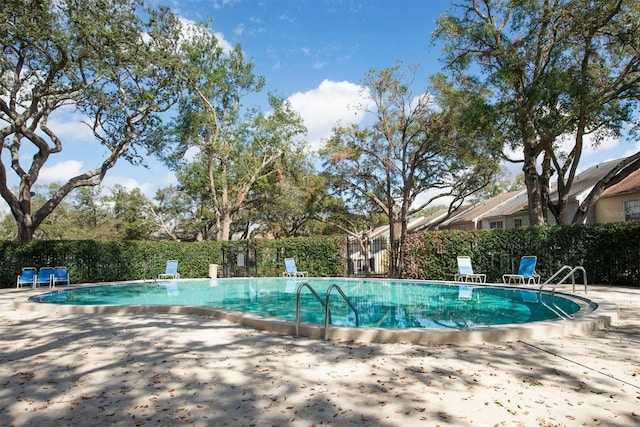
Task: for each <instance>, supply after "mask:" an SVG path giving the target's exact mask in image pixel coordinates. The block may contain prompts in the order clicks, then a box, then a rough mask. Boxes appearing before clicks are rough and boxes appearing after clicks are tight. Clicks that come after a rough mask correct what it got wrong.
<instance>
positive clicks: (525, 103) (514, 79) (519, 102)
mask: <svg viewBox="0 0 640 427" xmlns="http://www.w3.org/2000/svg"><path fill="white" fill-rule="evenodd" d="M639 26H640V3H639V2H637V1H636V0H615V1H608V2H595V1H590V0H535V1H526V2H523V1H520V0H467V1H464V2H461V3H456V4H455V7H454V8H453V10H452V11H451V12H449V13H446V14H444V15H442V17H441V18H440V19H439V22H438V29H437V31H436V36H437V37H439V38H440V39H441V40H443V41H444V44H445V61H446V66H447V69H448V71H450V72H451V74H452V81H454V82H456V84H457V85H460V86H464V85H467V84H468V83H469V82H473V84H476V85H477V84H481V85H483V86H484V87H486V88H487V89H488V90H489V95H488V96H487V97H486V102H487V104H488V105H490V106H491V107H492V108H493V109H494V110H495V111H496V114H494V116H495V117H500V118H501V119H500V120H497V121H496V123H495V124H496V128H497V129H498V131H500V132H501V133H503V134H504V135H505V138H506V146H505V148H510V149H515V150H517V151H520V152H521V153H522V160H519V161H522V163H523V167H522V169H523V172H524V179H525V185H526V187H527V193H528V200H529V220H530V223H531V224H545V223H546V222H547V218H546V216H547V210H549V211H550V212H551V213H552V214H553V215H554V217H555V219H556V221H557V222H558V223H564V222H566V221H567V215H566V208H567V203H568V199H569V194H570V191H571V186H572V184H573V180H574V177H575V174H576V171H577V170H578V166H579V163H580V159H581V156H582V154H583V150H584V147H585V144H588V142H587V138H591V140H592V143H594V144H596V145H597V144H598V143H599V142H600V141H601V140H602V138H605V137H608V136H620V135H621V133H622V131H623V129H624V127H625V125H626V124H629V123H632V122H633V121H634V120H635V119H636V118H637V115H636V111H637V107H638V99H639V98H638V95H639V93H638V91H639V89H640V72H639V71H640V70H639V68H638V67H639V66H640V49H639V48H640V32H639V31H638V29H639ZM567 145H568V148H566V147H567ZM638 167H640V161H639V159H638V157H636V156H632V157H630V158H629V159H627V160H625V161H624V162H621V163H620V165H619V167H617V168H616V169H615V170H614V171H613V173H612V177H609V178H608V179H607V181H606V182H601V183H600V184H601V185H599V186H597V187H598V188H600V190H599V191H600V192H602V187H604V188H606V186H609V185H612V184H613V183H615V182H619V181H620V180H622V179H623V178H624V177H626V176H627V175H628V174H629V173H631V172H633V170H635V169H637V168H638ZM554 174H555V176H556V181H557V199H554V200H551V191H550V182H551V178H552V176H553V175H554ZM594 196H596V193H592V195H591V196H590V197H589V200H591V202H592V203H594V202H595V199H594ZM596 198H597V197H596ZM587 209H588V204H587V205H583V207H582V209H581V210H580V211H579V212H578V213H577V214H576V216H575V217H574V218H573V221H574V222H576V221H578V222H579V221H581V220H582V218H584V215H585V214H586V210H587Z"/></svg>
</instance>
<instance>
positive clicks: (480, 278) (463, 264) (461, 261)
mask: <svg viewBox="0 0 640 427" xmlns="http://www.w3.org/2000/svg"><path fill="white" fill-rule="evenodd" d="M456 280H457V281H460V282H478V283H485V282H486V281H487V275H486V274H478V273H474V272H473V266H472V265H471V257H468V256H459V257H458V274H457V275H456Z"/></svg>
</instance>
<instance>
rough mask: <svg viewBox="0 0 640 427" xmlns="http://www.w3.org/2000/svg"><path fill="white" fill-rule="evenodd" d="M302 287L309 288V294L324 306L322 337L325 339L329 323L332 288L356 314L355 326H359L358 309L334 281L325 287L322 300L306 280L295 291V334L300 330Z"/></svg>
mask: <svg viewBox="0 0 640 427" xmlns="http://www.w3.org/2000/svg"><path fill="white" fill-rule="evenodd" d="M303 288H307V289H309V291H311V294H312V295H313V296H314V297H315V298H316V299H317V300H318V302H319V303H320V305H322V306H323V307H324V339H325V340H326V339H327V337H328V334H329V324H330V323H331V309H330V308H329V298H330V297H331V292H332V291H333V290H334V289H335V290H336V291H337V292H338V293H339V294H340V296H341V297H342V299H343V300H344V302H346V303H347V305H348V306H349V308H350V309H351V310H352V311H353V313H354V314H355V316H356V328H357V327H358V326H360V319H359V317H358V311H357V310H356V308H355V307H354V306H353V304H352V303H351V300H349V297H347V296H346V295H345V293H344V292H343V291H342V288H340V286H338V285H337V284H335V283H334V284H332V285H331V286H329V288H328V289H327V294H326V296H325V299H324V301H323V300H322V298H320V295H318V293H317V292H316V290H315V289H313V287H312V286H311V285H310V284H308V283H307V282H304V283H301V284H300V286H298V289H297V291H296V335H300V333H299V332H300V293H301V292H302V289H303Z"/></svg>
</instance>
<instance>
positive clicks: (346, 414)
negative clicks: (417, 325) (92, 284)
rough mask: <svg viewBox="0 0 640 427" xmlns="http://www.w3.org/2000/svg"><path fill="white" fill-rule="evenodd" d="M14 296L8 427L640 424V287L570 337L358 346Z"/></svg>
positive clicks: (4, 370)
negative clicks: (612, 317)
mask: <svg viewBox="0 0 640 427" xmlns="http://www.w3.org/2000/svg"><path fill="white" fill-rule="evenodd" d="M32 292H33V291H32V290H26V291H23V290H20V291H17V290H2V291H0V381H1V382H2V391H1V392H0V393H1V394H0V425H2V426H11V425H16V426H27V425H28V426H65V425H68V426H98V425H100V426H102V425H122V426H151V425H153V426H169V425H188V426H190V425H193V426H224V425H229V426H320V425H331V426H333V425H336V426H355V425H357V426H403V427H404V426H412V425H425V426H454V425H455V426H458V425H459V426H467V425H478V426H520V425H522V426H534V425H540V426H576V425H587V426H596V425H603V426H632V425H636V426H637V425H640V289H636V290H631V289H624V288H616V287H611V288H608V287H601V288H598V287H592V288H591V289H590V290H589V296H590V297H591V298H592V299H594V300H596V301H598V300H601V301H602V300H606V301H614V302H616V303H617V304H618V305H619V308H620V314H621V318H620V319H619V321H618V322H617V323H616V324H615V325H613V326H612V327H610V328H609V329H607V330H603V331H597V332H595V333H591V334H589V335H587V336H571V337H565V338H561V339H553V340H552V339H549V340H534V341H516V342H508V343H498V344H496V343H486V344H465V345H460V344H457V345H410V344H357V343H348V342H325V341H314V340H310V339H306V338H296V337H290V336H280V335H277V334H273V333H267V332H259V331H255V330H252V329H248V328H245V327H240V326H237V325H234V324H231V323H227V322H224V321H217V320H212V319H209V318H204V317H197V316H187V315H171V314H145V315H45V314H42V313H38V312H30V311H25V310H14V309H13V308H12V306H11V301H12V300H13V299H15V298H26V297H27V296H28V295H30V294H31V293H32Z"/></svg>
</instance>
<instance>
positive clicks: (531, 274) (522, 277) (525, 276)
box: [502, 256, 540, 285]
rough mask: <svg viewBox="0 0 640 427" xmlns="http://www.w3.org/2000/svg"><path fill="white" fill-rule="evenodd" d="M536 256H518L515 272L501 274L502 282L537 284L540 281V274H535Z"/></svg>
mask: <svg viewBox="0 0 640 427" xmlns="http://www.w3.org/2000/svg"><path fill="white" fill-rule="evenodd" d="M537 262H538V258H537V257H536V256H523V257H522V258H520V267H518V273H517V274H503V275H502V282H504V283H507V284H511V283H520V284H522V285H530V284H534V285H535V284H538V283H540V276H539V275H538V274H536V263H537Z"/></svg>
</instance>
